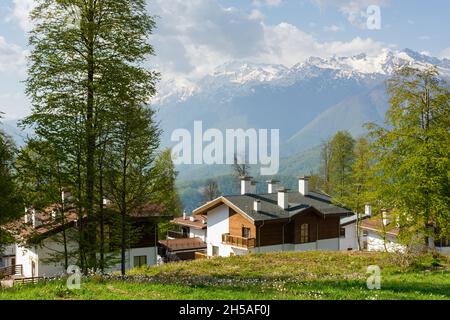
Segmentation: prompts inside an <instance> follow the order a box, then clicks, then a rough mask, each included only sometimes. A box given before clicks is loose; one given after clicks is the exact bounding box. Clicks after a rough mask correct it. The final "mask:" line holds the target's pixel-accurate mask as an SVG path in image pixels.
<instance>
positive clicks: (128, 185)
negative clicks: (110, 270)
mask: <svg viewBox="0 0 450 320" xmlns="http://www.w3.org/2000/svg"><path fill="white" fill-rule="evenodd" d="M123 90H124V91H127V90H126V89H125V88H124V89H123ZM124 94H126V93H125V92H124ZM127 100H128V99H127ZM129 101H130V100H129ZM114 111H116V113H114V118H115V119H116V120H115V128H116V129H115V130H114V131H113V132H112V133H111V140H110V142H109V146H108V152H107V154H106V161H105V170H106V171H105V176H106V177H107V186H106V188H107V191H106V193H107V194H108V195H109V197H108V198H109V199H110V200H112V202H113V203H114V205H115V206H116V207H117V208H118V210H119V212H120V217H121V233H120V238H121V272H122V275H125V272H126V270H125V266H126V250H127V248H128V247H127V239H128V238H129V233H128V232H127V228H128V227H127V226H129V225H130V219H129V216H130V213H131V212H133V211H136V210H138V209H139V208H140V207H142V206H143V205H145V204H146V203H147V202H148V201H149V199H150V198H151V193H150V190H151V188H150V186H151V183H152V168H153V163H154V160H155V156H156V149H157V148H158V146H159V135H160V132H159V129H158V127H157V125H156V123H155V121H154V120H153V115H154V112H153V111H152V110H151V109H149V108H146V107H142V106H140V105H133V104H131V105H126V106H123V107H121V108H117V109H115V110H114ZM128 245H129V244H128Z"/></svg>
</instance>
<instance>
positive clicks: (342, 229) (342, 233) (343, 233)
mask: <svg viewBox="0 0 450 320" xmlns="http://www.w3.org/2000/svg"><path fill="white" fill-rule="evenodd" d="M340 236H341V238H345V228H341V231H340Z"/></svg>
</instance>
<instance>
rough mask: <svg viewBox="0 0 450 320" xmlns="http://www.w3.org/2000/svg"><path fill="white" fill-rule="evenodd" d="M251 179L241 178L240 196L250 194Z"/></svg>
mask: <svg viewBox="0 0 450 320" xmlns="http://www.w3.org/2000/svg"><path fill="white" fill-rule="evenodd" d="M251 188H252V177H242V178H241V195H244V194H249V193H251Z"/></svg>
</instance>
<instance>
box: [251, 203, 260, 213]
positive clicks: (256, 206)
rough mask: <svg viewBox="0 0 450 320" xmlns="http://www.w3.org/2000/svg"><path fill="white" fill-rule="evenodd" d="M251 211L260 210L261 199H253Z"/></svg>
mask: <svg viewBox="0 0 450 320" xmlns="http://www.w3.org/2000/svg"><path fill="white" fill-rule="evenodd" d="M253 211H255V212H260V211H261V201H259V200H255V201H254V202H253Z"/></svg>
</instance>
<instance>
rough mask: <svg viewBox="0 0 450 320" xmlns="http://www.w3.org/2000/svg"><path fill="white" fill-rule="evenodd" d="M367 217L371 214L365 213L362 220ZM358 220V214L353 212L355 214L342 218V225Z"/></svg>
mask: <svg viewBox="0 0 450 320" xmlns="http://www.w3.org/2000/svg"><path fill="white" fill-rule="evenodd" d="M367 218H370V215H367V214H364V215H363V216H361V217H360V220H361V221H362V220H365V219H367ZM356 220H357V215H356V214H353V215H351V216H349V217H344V218H341V226H346V225H349V224H352V223H355V222H356Z"/></svg>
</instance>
